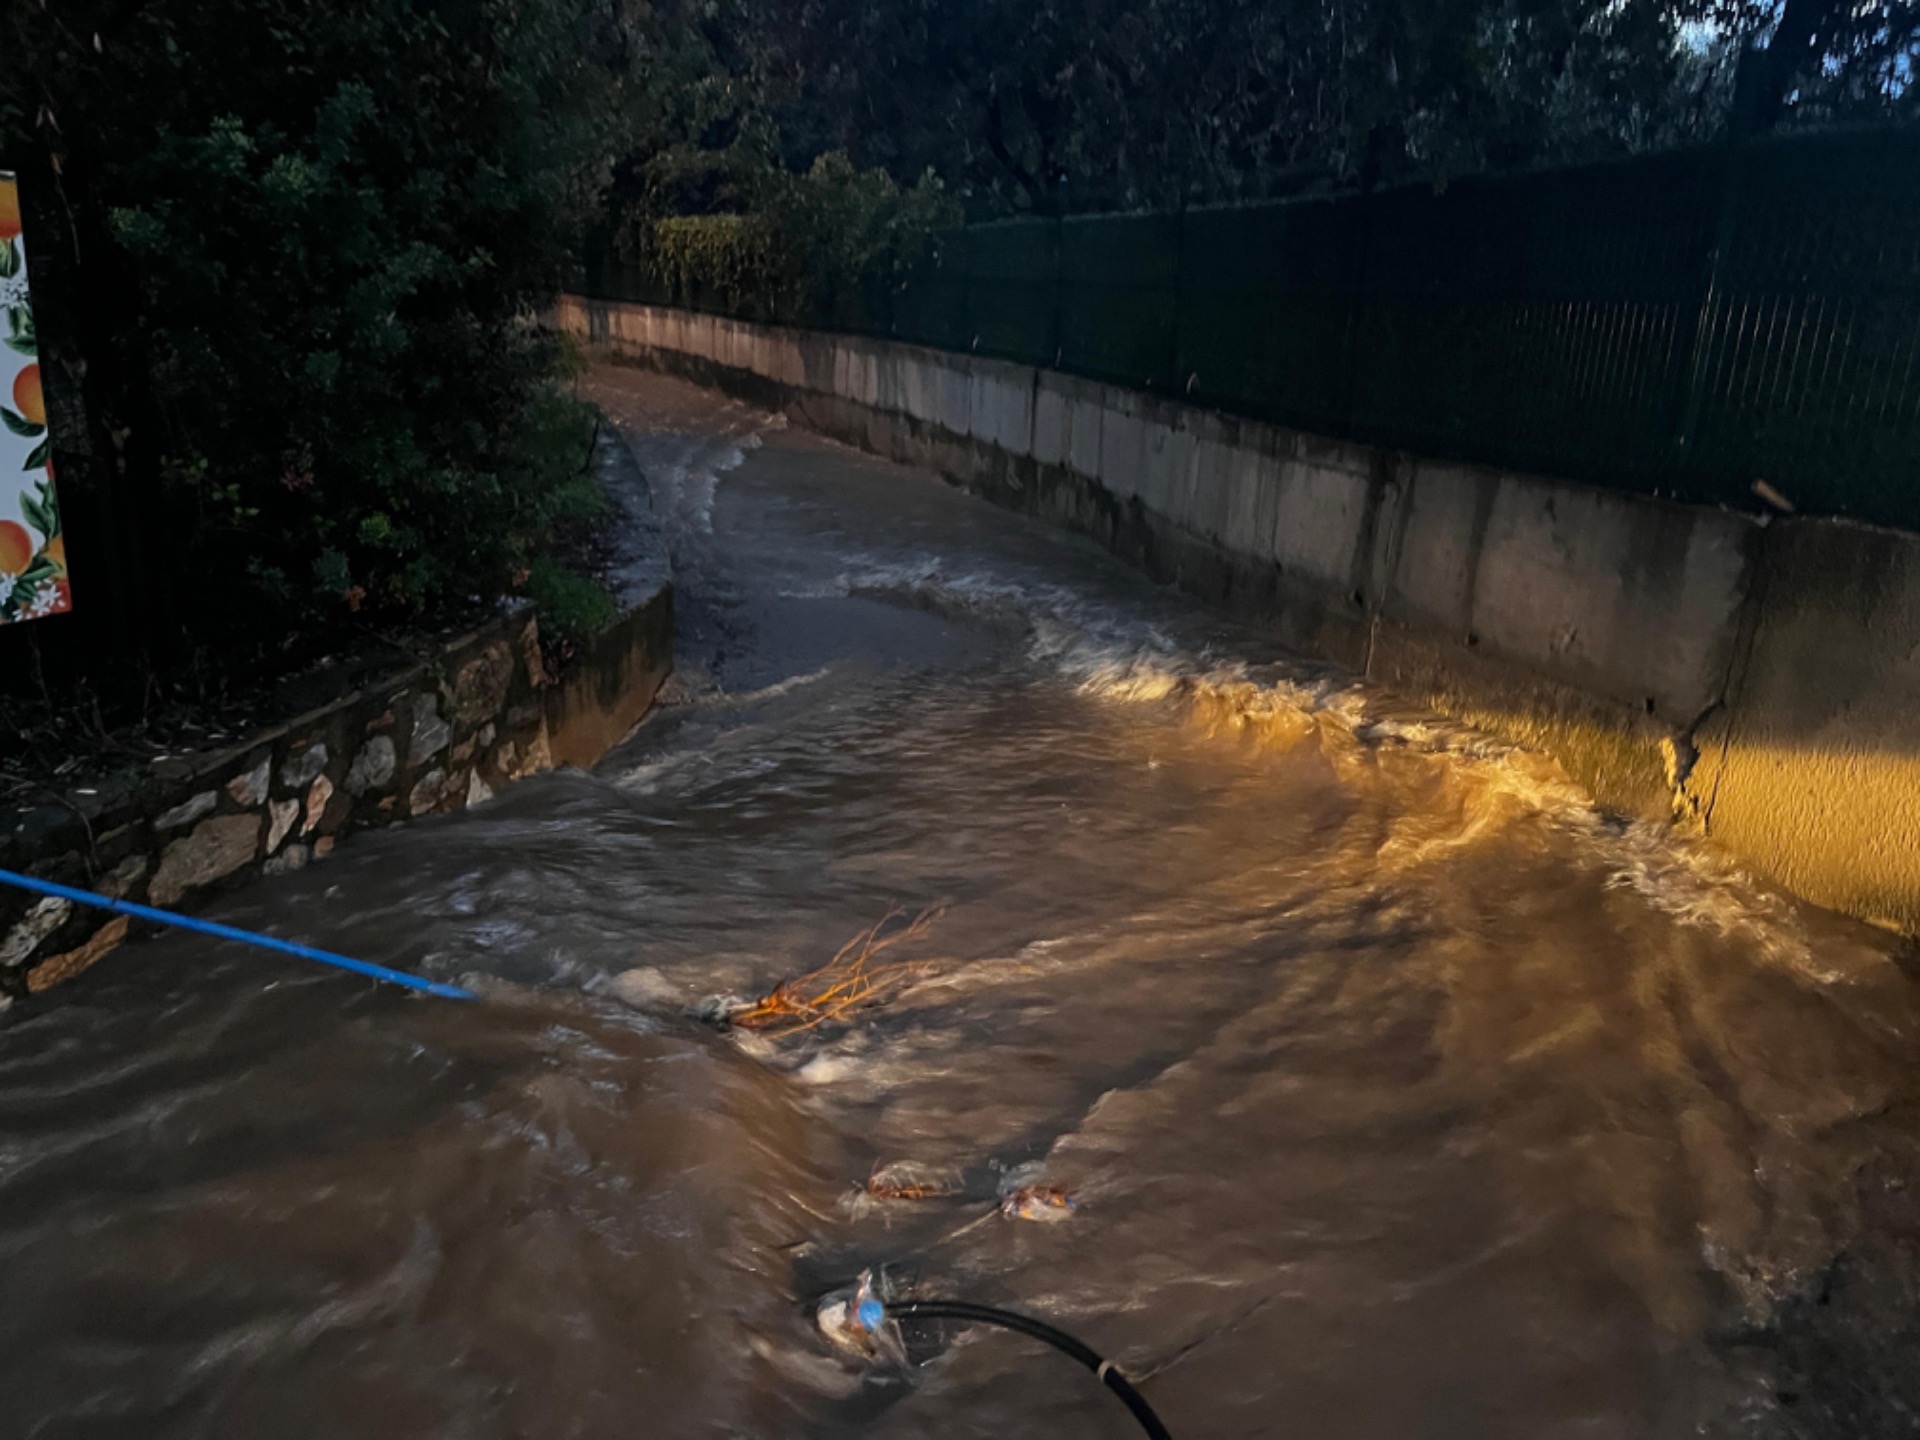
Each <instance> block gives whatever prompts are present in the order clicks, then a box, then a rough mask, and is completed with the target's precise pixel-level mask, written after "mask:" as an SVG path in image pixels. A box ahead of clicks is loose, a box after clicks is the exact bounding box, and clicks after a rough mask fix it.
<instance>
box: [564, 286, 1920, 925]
mask: <svg viewBox="0 0 1920 1440" xmlns="http://www.w3.org/2000/svg"><path fill="white" fill-rule="evenodd" d="M556 323H558V324H559V325H560V326H561V327H562V328H564V329H566V330H567V331H569V332H570V333H572V334H574V335H577V336H580V337H582V338H584V339H587V340H589V341H590V342H593V343H596V344H599V345H602V346H605V347H607V348H608V349H610V350H611V351H613V352H614V353H616V354H619V355H622V356H625V357H628V358H631V359H635V360H639V361H643V362H645V363H650V364H654V365H657V366H660V367H662V368H667V369H671V370H674V371H676V372H678V373H682V374H685V375H688V376H690V377H692V378H695V379H699V380H702V381H705V382H708V383H714V384H719V385H721V386H724V387H725V388H728V389H730V390H732V391H734V392H735V393H737V394H741V395H743V396H745V397H747V398H751V399H755V400H758V401H760V402H761V403H764V404H766V405H768V406H770V407H773V408H782V409H785V410H786V411H787V412H788V413H789V414H791V415H793V416H794V417H795V418H796V419H798V420H800V421H802V422H803V423H806V424H809V425H811V426H813V427H815V428H817V429H819V430H822V431H824V432H826V433H828V434H831V435H834V436H836V437H838V438H840V439H843V440H847V441H851V442H853V443H855V444H858V445H861V446H863V447H865V448H866V449H869V450H872V451H874V452H876V453H878V454H881V455H885V456H889V457H891V458H893V459H897V460H902V461H906V462H910V463H914V464H918V465H924V466H928V467H930V468H933V469H935V470H937V471H939V472H940V473H941V474H943V475H945V476H947V477H948V478H949V479H952V480H954V481H956V482H958V483H961V484H965V485H967V486H969V487H970V488H973V489H976V490H978V491H980V492H981V493H983V494H985V495H987V496H989V497H991V498H992V499H994V500H996V501H998V502H999V503H1002V504H1005V505H1008V506H1011V507H1013V508H1016V509H1019V510H1023V511H1026V512H1027V513H1030V514H1033V515H1036V516H1040V517H1043V518H1046V519H1048V520H1051V521H1055V522H1057V523H1061V524H1065V525H1069V526H1072V527H1074V528H1077V529H1080V530H1083V531H1085V532H1087V533H1089V534H1091V535H1094V536H1096V537H1097V538H1099V539H1100V540H1101V541H1103V542H1104V543H1105V544H1107V545H1108V546H1110V547H1111V548H1112V549H1114V550H1115V551H1117V552H1119V553H1120V554H1122V555H1125V556H1127V557H1128V558H1130V559H1132V560H1134V561H1135V562H1137V563H1139V564H1140V565H1142V566H1143V567H1145V568H1146V569H1147V570H1148V571H1150V572H1151V573H1152V574H1154V575H1155V576H1157V577H1159V578H1162V579H1167V580H1173V581H1177V582H1179V583H1180V584H1182V585H1184V586H1185V587H1187V588H1188V589H1190V590H1192V591H1194V592H1196V593H1197V594H1199V595H1201V596H1203V597H1205V598H1207V599H1209V600H1213V601H1216V602H1219V603H1222V604H1224V605H1227V606H1230V607H1232V608H1233V609H1235V610H1236V611H1238V612H1241V613H1243V614H1247V615H1250V616H1253V617H1255V618H1258V619H1261V620H1263V621H1265V622H1266V623H1267V624H1268V625H1270V626H1271V627H1272V629H1273V630H1274V631H1275V632H1276V633H1277V634H1278V635H1279V636H1280V637H1281V638H1283V639H1284V640H1286V641H1287V642H1289V643H1291V644H1292V645H1294V646H1296V647H1298V648H1299V649H1301V650H1303V651H1305V652H1307V653H1310V654H1313V655H1317V656H1321V657H1324V658H1327V659H1330V660H1334V661H1337V662H1340V663H1342V664H1344V665H1347V666H1349V667H1351V668H1353V669H1355V670H1357V671H1361V672H1363V673H1365V674H1366V675H1368V676H1369V677H1372V678H1375V679H1377V680H1379V681H1381V682H1382V683H1383V684H1385V685H1387V686H1389V687H1391V688H1393V689H1395V690H1397V691H1399V692H1400V693H1402V694H1404V695H1406V696H1408V697H1410V698H1413V699H1416V700H1419V701H1421V702H1423V703H1425V704H1427V705H1430V706H1431V707H1433V708H1434V709H1436V710H1438V711H1441V712H1443V713H1445V714H1449V715H1453V716H1456V717H1459V718H1461V719H1464V720H1468V721H1470V722H1473V723H1475V724H1478V725H1480V726H1483V727H1485V728H1486V729H1489V730H1491V731H1493V732H1495V733H1498V734H1501V735H1504V736H1507V737H1510V738H1512V739H1515V740H1517V741H1520V742H1522V743H1524V744H1527V745H1530V746H1532V747H1535V748H1537V749H1540V750H1542V751H1545V752H1546V753H1549V754H1551V755H1553V756H1555V757H1556V758H1557V759H1558V760H1559V761H1560V762H1561V764H1562V765H1563V766H1564V767H1565V769H1566V770H1567V772H1568V773H1569V774H1570V775H1571V776H1572V777H1573V778H1574V779H1576V780H1577V781H1579V782H1580V783H1581V784H1583V785H1584V786H1585V787H1586V788H1587V789H1588V790H1589V791H1590V792H1591V793H1592V794H1593V796H1594V797H1595V799H1596V800H1598V801H1599V802H1600V803H1601V804H1603V805H1605V806H1608V807H1609V808H1612V809H1615V810H1618V811H1622V812H1625V813H1628V814H1632V815H1638V816H1644V817H1659V818H1667V817H1673V818H1675V819H1677V820H1678V821H1680V822H1681V823H1682V824H1685V825H1688V826H1692V827H1696V828H1700V829H1704V830H1705V831H1706V832H1707V833H1708V834H1709V835H1711V836H1713V837H1715V838H1716V839H1717V840H1719V841H1721V842H1723V843H1724V844H1725V845H1726V846H1727V847H1728V848H1730V849H1732V850H1733V851H1734V852H1736V853H1737V854H1739V855H1740V856H1742V857H1744V858H1745V859H1746V860H1748V861H1749V862H1751V863H1752V864H1753V865H1755V866H1756V867H1757V868H1759V869H1760V870H1762V871H1764V872H1765V873H1767V874H1769V875H1772V876H1774V877H1776V878H1778V879H1779V880H1781V881H1783V882H1784V883H1786V884H1788V885H1789V886H1792V887H1793V888H1795V889H1797V890H1799V891H1800V892H1801V893H1803V894H1805V895H1807V896H1809V897H1810V898H1812V899H1814V900H1817V901H1819V902H1821V903H1823V904H1827V905H1831V906H1834V907H1836V908H1839V909H1843V910H1848V911H1851V912H1853V913H1855V914H1858V915H1861V916H1864V917H1866V918H1869V919H1872V920H1875V921H1878V922H1881V923H1886V924H1891V925H1895V926H1898V927H1901V928H1904V929H1908V930H1916V929H1920V759H1916V757H1915V751H1916V748H1917V747H1916V745H1915V741H1916V740H1917V739H1920V710H1916V708H1915V703H1914V702H1915V701H1916V700H1920V658H1916V657H1917V655H1920V648H1917V647H1920V539H1916V538H1915V537H1912V536H1908V535H1904V534H1893V533H1888V532H1881V531H1872V530H1867V529H1863V528H1860V527H1854V526H1847V525H1841V524H1837V523H1832V522H1827V521H1792V522H1788V523H1774V524H1772V525H1768V524H1767V523H1766V522H1764V521H1761V520H1757V519H1754V518H1752V517H1748V516H1742V515H1735V514H1730V513H1727V512H1723V511H1717V510H1707V509H1700V508H1694V507H1686V506H1679V505H1670V504H1664V503H1661V502H1659V501H1654V500H1648V499H1645V498H1643V497H1639V496H1634V495H1629V494H1625V493H1621V492H1615V491H1610V490H1604V489H1597V488H1593V487H1588V486H1582V485H1575V484H1571V483H1567V482H1561V481H1554V480H1547V479H1542V478H1539V477H1535V476H1528V475H1516V474H1508V473H1503V472H1498V471H1492V470H1485V469H1478V468H1474V467H1471V466H1462V465H1455V464H1446V463H1441V462H1437V461H1431V460H1426V459H1421V458H1418V457H1412V456H1407V455H1403V454H1398V453H1394V452H1390V451H1385V450H1381V449H1376V448H1373V447H1369V446H1364V445H1357V444H1349V443H1344V442H1339V441H1334V440H1328V439H1325V438H1322V437H1317V436H1313V435H1308V434H1303V433H1300V432H1297V431H1291V430H1287V429H1284V428H1281V427H1277V426H1272V425H1265V424H1259V423H1256V422H1252V421H1243V420H1237V419H1234V418H1232V417H1230V416H1224V415H1220V414H1216V413H1213V412H1209V411H1205V410H1200V409H1197V408H1194V407H1191V406H1187V405H1182V404H1179V403H1176V402H1173V401H1170V400H1167V399H1163V398H1160V397H1156V396H1152V395H1146V394H1141V393H1139V392H1135V391H1129V390H1124V389H1120V388H1116V387H1113V386H1107V385H1100V384H1096V383H1093V382H1090V381H1086V380H1081V379H1077V378H1074V377H1072V376H1067V375H1061V374H1057V373H1054V372H1051V371H1045V370H1035V369H1032V368H1029V367H1026V366H1021V365H1013V364H1008V363H1006V362H1003V361H997V360H988V359H984V358H974V357H970V356H966V355H959V354H952V353H948V352H942V351H933V350H926V349H922V348H919V347H914V346H907V345H897V344H892V343H889V342H886V341H878V340H870V339H862V338H856V337H848V336H836V335H826V334H818V333H811V332H804V331H791V330H781V329H774V328H769V327H762V326H756V325H750V324H747V323H744V322H741V321H734V320H727V319H723V318H719V317H715V316H707V315H696V314H690V313H686V312H680V311H673V310H665V309H659V308H654V307H648V306H640V305H624V304H615V303H606V302H598V301H587V300H580V299H574V298H568V299H566V300H564V301H563V302H562V303H561V305H560V307H559V309H558V312H557V316H556Z"/></svg>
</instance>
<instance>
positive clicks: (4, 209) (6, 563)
mask: <svg viewBox="0 0 1920 1440" xmlns="http://www.w3.org/2000/svg"><path fill="white" fill-rule="evenodd" d="M72 606H73V596H72V591H71V589H70V587H69V585H68V582H67V545H66V538H65V537H64V536H63V535H62V534H61V533H60V507H59V504H58V503H57V502H56V501H55V499H54V495H53V446H52V443H51V441H50V439H49V437H48V433H47V393H46V389H45V387H44V385H43V383H42V377H41V371H40V343H39V338H38V336H37V335H36V334H35V333H34V328H33V300H32V296H31V295H30V293H29V291H28V288H27V239H26V234H25V230H24V227H23V226H22V225H21V223H20V187H19V183H18V181H17V180H16V178H15V177H14V176H13V175H12V174H10V173H8V172H7V171H4V170H0V624H10V623H13V622H16V621H20V620H37V619H39V618H40V617H41V616H43V615H58V614H60V613H61V612H63V611H65V610H69V609H71V608H72Z"/></svg>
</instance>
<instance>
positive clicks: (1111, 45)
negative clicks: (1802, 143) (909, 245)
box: [644, 0, 1920, 214]
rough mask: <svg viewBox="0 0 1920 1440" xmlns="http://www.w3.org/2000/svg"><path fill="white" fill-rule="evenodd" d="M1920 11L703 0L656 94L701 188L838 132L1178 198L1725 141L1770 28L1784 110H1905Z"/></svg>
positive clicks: (1106, 191)
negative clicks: (1752, 58)
mask: <svg viewBox="0 0 1920 1440" xmlns="http://www.w3.org/2000/svg"><path fill="white" fill-rule="evenodd" d="M1916 8H1920V7H1915V6H1913V5H1912V4H1911V3H1894V0H1884V3H1881V4H1879V5H1872V4H1869V5H1857V4H1853V3H1851V0H1792V3H1791V4H1787V3H1785V0H1764V3H1755V0H885V3H877V4H876V3H871V0H710V3H708V4H705V5H702V6H700V7H698V8H697V10H696V11H695V20H694V23H693V24H692V25H691V26H685V25H682V26H680V27H679V32H680V33H682V34H685V33H689V32H691V33H696V34H697V35H698V36H699V37H701V38H700V39H699V40H698V41H697V42H696V43H694V44H693V45H691V46H679V47H677V48H676V47H674V46H672V45H669V46H668V47H667V49H666V50H664V51H663V54H662V63H661V64H659V65H658V67H657V68H656V69H655V70H654V72H653V78H654V79H655V80H656V81H657V82H658V83H657V85H656V87H655V88H654V90H653V91H652V100H651V102H650V103H651V107H652V109H651V111H650V113H651V114H653V115H654V116H656V117H663V118H664V117H670V118H667V119H666V126H665V128H666V129H669V130H671V131H672V142H673V153H674V156H675V158H674V160H673V161H672V162H671V165H670V168H671V169H672V171H673V173H674V174H675V175H676V176H680V177H685V176H688V175H692V174H699V175H701V176H704V177H706V178H707V180H708V182H709V184H708V188H707V189H706V190H704V191H703V192H701V193H700V194H697V195H684V194H683V199H684V200H685V201H686V202H687V203H689V204H691V205H693V206H694V207H696V208H697V207H700V206H705V207H708V208H723V209H724V208H727V206H728V203H729V202H728V201H727V199H726V196H727V195H728V193H729V189H730V187H731V186H735V185H737V184H738V177H739V175H741V174H742V173H744V172H743V171H742V169H741V168H740V163H741V161H742V159H743V156H744V157H747V167H746V168H747V170H749V171H750V170H751V168H752V166H753V165H757V164H760V163H764V162H767V161H769V160H779V161H781V162H783V163H785V164H786V165H788V166H789V167H804V165H805V164H806V162H807V161H808V160H809V159H810V158H811V157H812V156H813V155H815V154H819V153H821V152H824V151H830V150H844V151H845V152H847V154H848V155H849V156H850V157H851V158H852V160H853V161H854V162H855V163H856V164H858V165H860V166H882V167H884V168H886V169H887V170H888V171H889V172H890V173H892V174H893V175H894V176H895V177H896V178H897V179H899V180H901V181H903V182H904V181H909V180H912V179H913V178H914V177H916V176H918V175H920V174H922V173H923V172H925V171H927V170H929V169H930V170H932V171H933V172H934V173H936V174H937V175H939V176H940V177H941V178H942V179H943V180H944V181H945V182H946V184H947V186H948V187H949V189H950V190H951V191H952V192H953V193H954V194H956V195H958V196H960V197H961V198H962V199H963V200H964V201H965V202H966V203H967V206H968V208H969V210H970V211H972V212H973V213H976V214H993V213H1006V212H1009V211H1026V210H1040V211H1048V210H1062V209H1064V210H1087V209H1102V208H1116V207H1121V208H1124V207H1134V206H1141V207H1164V206H1169V205H1178V204H1181V203H1190V202H1210V201H1222V200H1233V199H1238V198H1251V197H1269V196H1275V195H1285V194H1289V193H1296V192H1299V191H1301V190H1304V189H1312V188H1328V187H1336V186H1351V185H1354V184H1365V183H1376V182H1385V181H1392V180H1396V179H1415V178H1426V179H1433V180H1437V181H1444V180H1445V179H1446V178H1447V177H1449V176H1452V175H1458V174H1462V173H1468V172H1472V171H1476V170H1483V169H1512V168H1517V167H1524V166H1531V165H1540V164H1553V163H1563V162H1571V161H1580V160H1589V159H1596V158H1603V157H1606V156H1609V155H1621V154H1630V153H1635V152H1639V151H1644V150H1648V149H1655V148H1660V147H1664V146H1670V145H1674V144H1679V143H1686V142H1689V141H1697V140H1704V139H1708V138H1711V137H1713V136H1715V135H1718V134H1719V133H1722V131H1723V130H1724V127H1725V125H1726V123H1727V119H1728V113H1729V107H1730V102H1731V99H1732V95H1733V89H1734V72H1735V69H1736V68H1737V66H1736V62H1737V58H1738V53H1739V51H1740V49H1741V48H1742V47H1743V46H1746V45H1754V46H1756V47H1757V48H1758V47H1764V44H1765V41H1766V40H1767V39H1768V38H1769V37H1770V36H1771V35H1773V34H1774V33H1776V32H1781V33H1785V34H1786V36H1787V39H1788V42H1789V44H1788V48H1791V49H1793V54H1792V55H1788V54H1787V53H1786V51H1785V50H1784V49H1783V50H1782V51H1779V52H1775V53H1774V54H1773V57H1772V63H1773V66H1774V68H1775V69H1777V70H1778V71H1779V72H1780V74H1781V76H1783V77H1785V78H1783V79H1781V80H1780V81H1779V82H1778V84H1777V87H1776V88H1777V96H1778V99H1777V104H1776V109H1777V111H1778V114H1777V115H1776V116H1775V117H1773V118H1778V119H1783V120H1786V119H1796V118H1797V119H1802V120H1815V119H1831V118H1857V117H1860V116H1863V115H1878V114H1882V113H1887V112H1890V111H1897V110H1899V109H1901V108H1902V107H1905V108H1908V109H1911V107H1912V104H1913V101H1912V96H1911V93H1910V88H1909V87H1908V86H1907V83H1906V81H1907V77H1910V75H1911V72H1912V65H1913V61H1914V57H1915V19H1914V12H1915V10H1916ZM1783 11H1784V12H1785V14H1784V18H1783ZM1810 11H1811V12H1815V18H1814V20H1813V21H1812V23H1811V28H1809V29H1805V30H1804V31H1803V30H1802V29H1800V28H1798V27H1801V26H1803V25H1805V24H1806V23H1807V22H1805V21H1804V20H1803V19H1802V18H1801V17H1803V16H1804V15H1805V14H1806V13H1808V12H1810ZM649 13H650V14H652V15H653V16H654V17H655V18H656V19H663V18H665V16H666V15H667V13H668V12H664V11H660V10H654V11H651V12H649ZM669 28H671V27H669ZM669 52H670V53H671V56H672V61H671V63H667V62H666V55H667V53H669ZM1763 53H1764V52H1763ZM1763 68H1764V67H1763ZM1756 73H1759V72H1756ZM1766 73H1771V72H1770V71H1769V72H1766ZM689 77H692V83H691V84H689V83H688V78H689ZM662 153H663V152H662V151H661V150H658V149H655V150H650V151H648V152H647V154H648V159H647V160H646V162H644V163H647V164H650V165H653V166H656V167H659V166H661V165H662V163H663V162H662V161H661V160H660V159H659V158H658V157H659V156H660V155H661V154H662ZM688 213H691V212H688Z"/></svg>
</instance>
